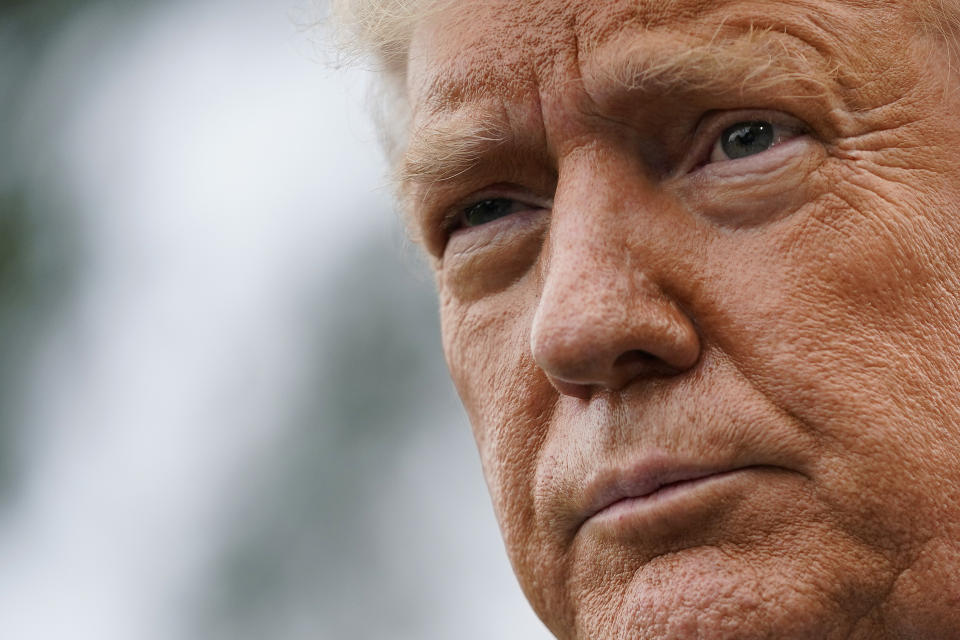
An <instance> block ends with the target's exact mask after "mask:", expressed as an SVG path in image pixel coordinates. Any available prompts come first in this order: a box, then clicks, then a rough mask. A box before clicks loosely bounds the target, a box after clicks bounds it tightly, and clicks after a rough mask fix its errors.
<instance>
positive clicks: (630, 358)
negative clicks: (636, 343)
mask: <svg viewBox="0 0 960 640" xmlns="http://www.w3.org/2000/svg"><path fill="white" fill-rule="evenodd" d="M658 362H660V358H658V357H657V356H655V355H653V354H652V353H648V352H647V351H643V350H642V349H632V350H630V351H625V352H624V353H621V354H620V355H619V356H618V357H617V359H616V360H615V361H614V363H613V365H614V366H616V367H620V366H627V365H632V364H645V365H652V364H657V363H658Z"/></svg>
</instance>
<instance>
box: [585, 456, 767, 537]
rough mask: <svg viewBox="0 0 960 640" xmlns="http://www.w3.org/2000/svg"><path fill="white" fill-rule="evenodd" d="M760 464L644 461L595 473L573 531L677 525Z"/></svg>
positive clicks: (741, 485) (736, 485) (739, 485)
mask: <svg viewBox="0 0 960 640" xmlns="http://www.w3.org/2000/svg"><path fill="white" fill-rule="evenodd" d="M771 469H772V467H768V466H763V465H746V466H712V465H706V466H705V465H685V464H670V463H667V462H663V461H660V462H656V461H654V462H647V463H645V464H641V465H638V466H637V467H634V468H632V469H628V470H617V471H613V472H609V473H605V474H600V475H599V476H598V477H597V478H596V479H595V481H593V482H591V483H589V485H588V489H587V491H586V492H585V494H584V496H585V498H586V499H585V501H584V503H583V504H584V505H585V506H584V508H583V509H582V510H581V512H580V513H581V517H580V518H579V520H580V523H579V526H578V527H577V529H578V531H579V530H580V529H582V528H584V527H587V526H589V527H591V528H596V527H599V528H601V529H604V530H608V531H612V532H614V533H625V532H626V530H633V529H637V528H643V527H644V526H645V525H654V524H666V523H668V522H670V523H674V524H676V525H678V526H679V525H680V524H681V523H682V521H683V520H685V519H686V517H688V516H691V515H693V514H694V513H697V512H702V511H703V510H704V509H705V508H708V507H710V506H711V505H716V504H719V503H721V502H723V498H724V496H725V494H726V495H729V494H730V493H731V492H734V491H737V490H738V489H745V483H749V482H753V481H755V480H756V478H755V477H753V476H755V475H756V473H757V472H763V471H765V470H771Z"/></svg>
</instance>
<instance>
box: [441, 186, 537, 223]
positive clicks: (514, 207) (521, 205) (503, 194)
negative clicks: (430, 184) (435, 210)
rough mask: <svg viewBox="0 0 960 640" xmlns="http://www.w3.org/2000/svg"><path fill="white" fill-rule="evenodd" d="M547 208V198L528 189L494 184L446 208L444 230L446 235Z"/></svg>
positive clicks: (521, 216)
mask: <svg viewBox="0 0 960 640" xmlns="http://www.w3.org/2000/svg"><path fill="white" fill-rule="evenodd" d="M549 208H550V200H549V199H548V198H541V197H538V196H536V195H534V194H533V193H531V192H530V191H528V190H527V189H523V188H520V187H515V186H512V185H495V186H493V187H489V188H487V189H483V190H481V191H478V192H475V193H474V194H472V195H471V196H469V197H467V198H465V199H463V200H461V201H460V202H459V203H457V204H455V205H454V206H453V207H451V208H450V209H449V210H448V213H447V215H446V224H445V225H444V226H445V230H446V233H447V234H448V235H450V234H454V233H456V232H458V231H469V230H471V229H473V228H476V227H484V226H491V227H493V226H496V227H499V226H500V225H494V224H493V223H495V222H498V221H500V220H504V219H505V218H510V219H514V218H523V217H525V214H526V213H529V212H533V211H542V210H544V209H549Z"/></svg>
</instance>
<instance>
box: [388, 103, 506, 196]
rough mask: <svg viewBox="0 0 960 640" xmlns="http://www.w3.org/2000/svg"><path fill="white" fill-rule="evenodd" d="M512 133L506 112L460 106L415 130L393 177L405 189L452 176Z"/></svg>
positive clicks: (465, 168) (454, 176)
mask: <svg viewBox="0 0 960 640" xmlns="http://www.w3.org/2000/svg"><path fill="white" fill-rule="evenodd" d="M511 137H512V133H511V131H510V127H509V125H508V124H507V122H506V119H505V117H504V116H503V115H500V114H495V113H494V112H493V110H489V109H483V108H482V107H481V108H479V109H478V108H469V107H461V108H458V109H456V110H455V111H453V112H452V113H445V114H444V116H443V117H442V118H441V119H440V120H439V121H437V122H430V123H428V124H425V125H423V126H421V127H419V128H417V129H415V130H414V131H413V133H412V134H411V136H410V142H409V144H408V145H407V148H406V151H405V153H404V154H403V158H402V160H401V162H400V164H399V166H398V168H397V170H396V171H395V175H394V179H395V180H396V182H397V184H398V185H399V187H400V188H401V189H402V190H403V189H407V188H409V187H411V186H414V185H417V184H421V185H422V184H433V183H438V182H446V181H450V180H453V179H455V178H457V177H458V176H460V175H462V174H463V173H465V172H467V171H469V170H470V169H471V168H473V167H474V166H476V165H477V164H478V163H479V161H480V159H481V158H483V157H485V156H487V155H489V154H490V152H491V151H492V150H493V149H494V148H496V147H498V146H501V145H503V144H505V143H506V142H507V141H508V140H509V139H510V138H511Z"/></svg>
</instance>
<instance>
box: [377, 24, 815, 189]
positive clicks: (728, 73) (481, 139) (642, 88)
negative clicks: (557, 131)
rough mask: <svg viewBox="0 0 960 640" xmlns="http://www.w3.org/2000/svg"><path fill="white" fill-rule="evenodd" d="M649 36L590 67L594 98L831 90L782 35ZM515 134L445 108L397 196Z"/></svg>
mask: <svg viewBox="0 0 960 640" xmlns="http://www.w3.org/2000/svg"><path fill="white" fill-rule="evenodd" d="M647 35H648V36H649V37H644V38H636V37H635V36H634V38H632V39H631V40H632V42H633V43H634V44H632V45H628V46H623V47H618V48H617V52H616V55H614V56H611V58H608V60H609V59H612V60H613V62H612V63H611V62H608V63H606V64H605V65H604V66H602V67H599V66H597V67H595V68H592V69H591V71H592V74H591V75H593V76H594V77H596V78H599V79H601V80H603V82H601V84H602V85H603V88H601V89H599V90H598V91H597V92H595V94H594V95H596V94H597V93H602V92H604V91H609V90H611V89H612V90H616V91H618V92H623V91H624V90H626V91H629V92H638V93H644V94H651V95H653V94H656V95H663V94H665V93H669V92H671V91H682V92H693V91H698V92H706V91H717V92H720V91H729V90H730V89H731V87H734V88H735V87H736V84H737V83H739V84H740V86H741V88H746V86H747V85H748V84H749V85H750V87H751V89H752V90H754V91H756V90H771V89H778V88H780V86H781V85H783V84H785V83H788V82H790V83H793V84H794V85H797V84H799V85H800V86H802V93H803V95H804V96H812V95H813V94H818V95H823V94H824V93H825V92H826V91H827V90H828V84H829V79H830V75H831V74H830V73H829V72H825V71H824V70H823V69H822V68H821V67H822V60H811V59H810V57H809V55H808V53H807V52H804V51H802V50H801V49H799V48H798V47H797V46H796V45H793V46H791V44H792V43H790V42H789V40H793V38H792V37H789V36H785V34H783V33H782V32H776V31H772V30H770V29H762V30H761V29H750V30H749V31H748V32H747V33H741V34H740V35H739V36H737V37H735V38H724V39H719V38H717V37H714V38H713V39H711V40H709V41H708V42H706V43H703V42H702V41H701V43H699V44H696V45H692V46H689V47H685V48H682V49H678V48H677V44H676V40H674V39H671V38H669V36H666V34H657V33H656V32H650V33H648V34H647ZM600 57H602V56H600ZM782 97H788V96H782ZM514 137H515V136H514V133H513V132H512V131H511V129H510V126H509V123H508V122H507V120H506V117H505V115H503V112H502V110H500V111H495V110H483V109H481V108H479V107H473V106H469V105H465V104H463V103H461V104H459V105H457V106H456V107H455V108H454V109H452V110H443V109H439V110H438V113H437V114H436V116H434V117H433V118H432V119H431V120H429V121H428V122H427V123H426V124H424V125H421V126H420V127H418V128H416V129H414V131H413V132H412V133H411V135H410V138H409V143H408V145H407V149H406V152H405V153H404V154H403V156H402V158H401V160H400V162H399V164H398V165H397V167H396V169H395V171H394V180H395V182H396V185H397V187H398V191H399V192H400V194H405V192H407V191H408V190H409V189H410V188H411V187H414V186H416V185H431V184H436V183H441V182H446V181H450V180H454V179H455V178H457V177H459V176H461V175H463V174H465V173H467V172H468V171H470V170H471V169H472V168H473V167H476V166H477V165H478V164H479V163H480V161H481V160H482V159H483V158H484V157H486V156H488V155H489V154H490V153H491V152H492V151H493V150H494V149H495V148H496V147H498V146H500V145H503V144H505V143H507V142H508V141H510V140H511V139H513V138H514Z"/></svg>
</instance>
